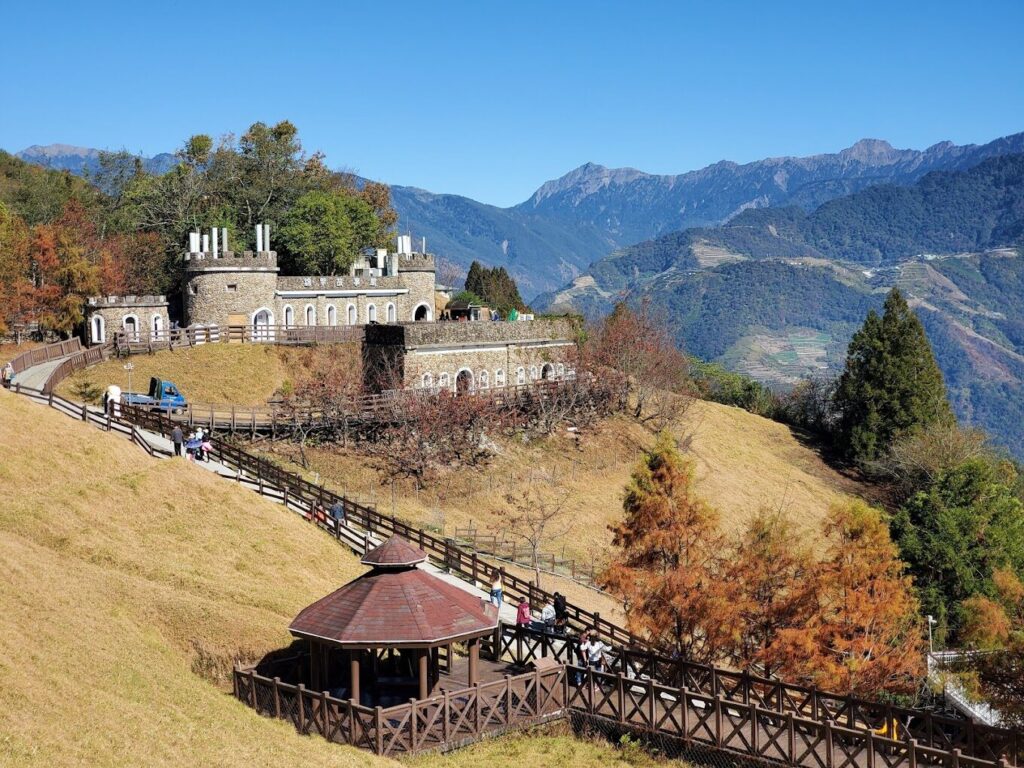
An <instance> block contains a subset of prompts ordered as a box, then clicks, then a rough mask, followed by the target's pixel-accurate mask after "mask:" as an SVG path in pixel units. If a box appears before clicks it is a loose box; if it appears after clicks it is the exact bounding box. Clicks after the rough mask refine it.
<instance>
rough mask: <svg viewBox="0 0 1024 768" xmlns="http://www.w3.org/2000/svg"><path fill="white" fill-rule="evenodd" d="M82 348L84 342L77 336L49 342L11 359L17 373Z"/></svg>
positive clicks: (12, 366)
mask: <svg viewBox="0 0 1024 768" xmlns="http://www.w3.org/2000/svg"><path fill="white" fill-rule="evenodd" d="M81 349H82V342H81V341H80V340H79V338H78V337H77V336H76V337H75V338H73V339H68V340H66V341H59V342H57V343H55V344H47V345H46V346H43V347H36V348H35V349H30V350H29V351H28V352H22V353H21V354H20V355H18V356H17V357H15V358H13V359H12V360H11V361H10V364H11V368H12V369H13V370H14V373H15V374H19V373H21V372H22V371H24V370H25V369H26V368H31V367H32V366H34V365H42V364H43V363H48V362H50V361H51V360H56V359H57V358H58V357H65V356H67V355H70V354H72V353H73V352H78V351H80V350H81Z"/></svg>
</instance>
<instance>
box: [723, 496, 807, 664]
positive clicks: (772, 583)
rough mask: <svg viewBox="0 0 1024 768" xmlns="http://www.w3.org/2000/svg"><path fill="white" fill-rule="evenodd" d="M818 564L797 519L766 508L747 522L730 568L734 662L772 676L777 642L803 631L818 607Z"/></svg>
mask: <svg viewBox="0 0 1024 768" xmlns="http://www.w3.org/2000/svg"><path fill="white" fill-rule="evenodd" d="M818 575H819V571H818V568H817V563H816V562H815V560H814V558H813V556H812V555H811V552H810V549H809V548H808V547H807V546H806V545H804V544H803V543H801V537H800V532H799V531H798V530H796V528H795V526H794V524H793V522H792V520H790V519H789V518H787V517H786V516H785V515H784V514H782V513H781V512H779V511H767V510H762V511H761V512H759V513H758V514H757V515H756V516H755V517H753V518H752V519H751V520H750V521H749V522H748V523H747V525H746V528H745V529H744V531H743V534H742V536H741V538H740V540H739V541H738V543H737V544H736V547H735V550H734V552H733V555H732V562H731V564H730V566H729V569H728V579H727V589H728V594H729V604H730V606H731V607H732V624H733V630H732V633H731V634H732V638H733V646H732V649H731V652H730V656H731V658H732V661H733V662H734V663H735V664H736V665H737V666H739V667H740V668H742V669H749V668H750V667H752V666H753V665H755V664H760V665H761V666H762V667H763V669H764V674H765V675H766V676H767V675H771V674H772V672H773V671H774V670H775V668H776V666H778V664H779V660H778V659H776V658H775V655H774V650H775V648H774V645H775V641H776V639H777V638H778V636H779V633H780V632H782V631H783V630H798V629H800V628H802V627H804V626H805V625H806V624H807V622H808V621H810V620H811V618H812V616H813V614H814V612H815V610H816V609H817V607H818V602H817V601H818Z"/></svg>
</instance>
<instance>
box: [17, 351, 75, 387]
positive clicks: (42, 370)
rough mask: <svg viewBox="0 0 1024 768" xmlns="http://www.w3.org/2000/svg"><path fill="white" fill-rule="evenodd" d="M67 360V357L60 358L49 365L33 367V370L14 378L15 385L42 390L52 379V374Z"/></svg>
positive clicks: (27, 370)
mask: <svg viewBox="0 0 1024 768" xmlns="http://www.w3.org/2000/svg"><path fill="white" fill-rule="evenodd" d="M65 360H67V357H58V358H56V359H54V360H51V361H49V362H48V363H42V364H40V365H33V366H32V367H31V368H26V369H25V370H24V371H22V372H21V373H19V374H17V375H16V376H15V377H14V383H15V384H20V385H21V386H23V387H28V388H29V389H42V388H43V384H45V383H46V380H47V379H48V378H50V374H51V373H53V371H54V369H55V368H56V367H57V366H58V365H60V364H61V363H63V362H64V361H65Z"/></svg>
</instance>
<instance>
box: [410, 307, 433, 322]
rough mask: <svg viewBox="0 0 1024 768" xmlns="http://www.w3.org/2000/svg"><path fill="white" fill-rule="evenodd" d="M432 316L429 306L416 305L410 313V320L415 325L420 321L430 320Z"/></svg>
mask: <svg viewBox="0 0 1024 768" xmlns="http://www.w3.org/2000/svg"><path fill="white" fill-rule="evenodd" d="M433 316H434V313H433V312H432V311H431V309H430V305H429V304H418V305H416V309H414V310H413V311H412V319H413V320H415V321H416V322H417V323H418V322H420V321H422V320H430V319H431V318H432V317H433Z"/></svg>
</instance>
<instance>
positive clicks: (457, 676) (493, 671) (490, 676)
mask: <svg viewBox="0 0 1024 768" xmlns="http://www.w3.org/2000/svg"><path fill="white" fill-rule="evenodd" d="M529 669H532V667H529ZM527 670H528V667H524V666H523V665H521V664H512V663H510V662H507V661H490V660H489V659H480V666H479V668H478V671H479V677H480V683H481V684H483V683H494V682H497V681H499V680H504V679H505V675H519V674H522V673H523V672H526V671H527ZM468 685H469V658H468V657H467V656H458V657H456V658H454V659H452V668H451V671H449V672H443V673H442V674H441V679H440V680H438V682H437V685H436V686H434V690H433V691H431V692H430V693H431V695H432V696H436V695H438V694H442V693H450V692H451V691H458V690H463V689H464V688H466V687H467V686H468Z"/></svg>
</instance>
